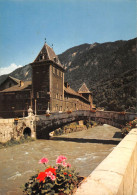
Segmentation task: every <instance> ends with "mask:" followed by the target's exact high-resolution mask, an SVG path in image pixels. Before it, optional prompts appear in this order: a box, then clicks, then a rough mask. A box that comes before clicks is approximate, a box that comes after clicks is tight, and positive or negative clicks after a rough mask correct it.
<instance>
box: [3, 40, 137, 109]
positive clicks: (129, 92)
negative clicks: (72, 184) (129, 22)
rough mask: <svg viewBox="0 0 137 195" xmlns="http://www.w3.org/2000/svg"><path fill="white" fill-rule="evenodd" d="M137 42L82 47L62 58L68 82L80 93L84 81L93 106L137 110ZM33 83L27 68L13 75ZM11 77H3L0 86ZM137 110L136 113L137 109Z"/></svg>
mask: <svg viewBox="0 0 137 195" xmlns="http://www.w3.org/2000/svg"><path fill="white" fill-rule="evenodd" d="M136 40H137V39H132V40H129V41H116V42H108V43H103V44H99V43H94V44H83V45H80V46H76V47H73V48H70V49H68V50H67V51H65V52H64V53H62V54H60V55H59V59H60V61H61V63H62V64H63V65H64V66H65V68H66V72H65V80H66V81H68V82H69V84H70V85H71V87H72V88H73V89H75V90H78V89H79V88H80V86H81V85H82V83H83V82H85V83H86V84H87V86H88V88H89V89H90V90H91V91H92V92H93V98H94V103H95V104H96V105H97V106H98V107H105V109H106V110H117V111H121V110H127V111H135V109H137V105H136V88H137V66H136V63H137V61H136ZM10 75H11V76H13V77H16V78H19V79H22V80H31V67H30V65H26V66H24V67H22V68H19V69H17V70H15V71H14V72H12V73H11V74H10ZM7 76H8V75H2V76H1V77H0V83H1V82H2V81H3V80H4V79H5V78H6V77H7ZM136 111H137V110H136Z"/></svg>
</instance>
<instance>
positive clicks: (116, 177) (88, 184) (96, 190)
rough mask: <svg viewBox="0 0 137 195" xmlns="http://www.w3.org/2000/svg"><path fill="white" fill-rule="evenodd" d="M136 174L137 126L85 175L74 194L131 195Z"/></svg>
mask: <svg viewBox="0 0 137 195" xmlns="http://www.w3.org/2000/svg"><path fill="white" fill-rule="evenodd" d="M89 169H90V167H89ZM136 175H137V128H135V129H132V130H131V131H130V133H129V134H128V135H127V136H126V137H125V138H124V139H123V140H122V141H121V142H120V143H119V144H118V145H117V146H116V148H115V149H114V150H113V151H112V152H111V153H110V154H109V155H108V156H107V158H106V159H105V160H104V161H102V162H101V164H100V165H99V166H98V167H97V168H96V169H95V170H94V171H93V172H92V173H91V174H90V175H89V177H87V179H86V180H85V181H84V182H83V184H82V185H81V186H80V187H79V188H78V190H77V191H76V193H75V195H83V194H84V195H95V194H96V195H112V194H113V195H123V194H124V195H132V190H133V187H134V182H135V177H136Z"/></svg>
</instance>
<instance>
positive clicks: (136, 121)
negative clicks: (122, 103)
mask: <svg viewBox="0 0 137 195" xmlns="http://www.w3.org/2000/svg"><path fill="white" fill-rule="evenodd" d="M136 125H137V119H134V120H133V121H130V122H129V123H126V126H124V127H123V128H122V129H121V131H122V135H123V136H126V135H127V134H128V133H129V132H130V131H131V129H132V128H135V126H136Z"/></svg>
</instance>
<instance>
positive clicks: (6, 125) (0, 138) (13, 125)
mask: <svg viewBox="0 0 137 195" xmlns="http://www.w3.org/2000/svg"><path fill="white" fill-rule="evenodd" d="M25 128H29V129H30V130H31V137H34V138H35V137H36V132H35V129H36V127H35V117H34V116H30V117H24V118H19V119H18V120H16V121H15V119H13V118H12V119H0V142H2V143H4V142H7V141H9V140H11V138H14V139H19V138H20V137H21V136H23V133H24V130H25Z"/></svg>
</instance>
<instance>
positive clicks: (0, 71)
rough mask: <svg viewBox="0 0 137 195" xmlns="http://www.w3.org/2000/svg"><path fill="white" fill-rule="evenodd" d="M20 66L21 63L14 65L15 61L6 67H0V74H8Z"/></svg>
mask: <svg viewBox="0 0 137 195" xmlns="http://www.w3.org/2000/svg"><path fill="white" fill-rule="evenodd" d="M20 67H22V65H16V64H15V63H12V64H11V65H10V66H8V67H0V75H3V74H9V73H11V72H12V71H14V70H15V69H17V68H20Z"/></svg>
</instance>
